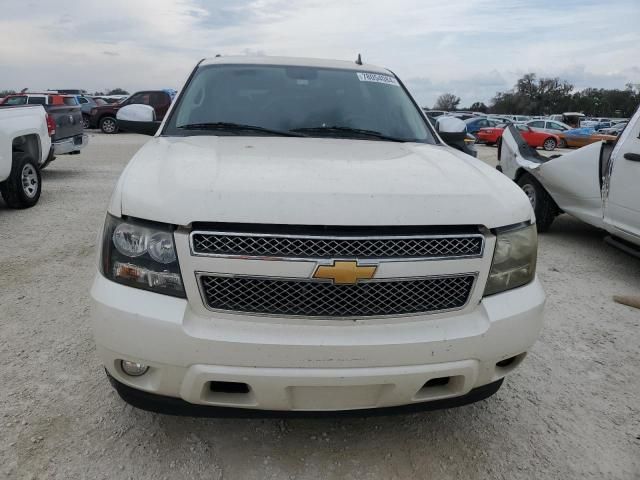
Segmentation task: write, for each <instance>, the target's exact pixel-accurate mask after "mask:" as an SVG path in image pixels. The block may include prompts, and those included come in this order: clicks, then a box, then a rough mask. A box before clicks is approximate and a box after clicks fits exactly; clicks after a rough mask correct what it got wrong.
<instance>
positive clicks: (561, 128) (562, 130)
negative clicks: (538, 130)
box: [547, 122, 566, 132]
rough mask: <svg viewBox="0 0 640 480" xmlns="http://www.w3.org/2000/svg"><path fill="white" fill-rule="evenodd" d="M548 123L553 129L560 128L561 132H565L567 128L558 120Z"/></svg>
mask: <svg viewBox="0 0 640 480" xmlns="http://www.w3.org/2000/svg"><path fill="white" fill-rule="evenodd" d="M547 125H548V127H547V128H549V129H551V130H558V131H560V132H564V131H565V130H566V128H565V127H563V126H562V125H560V124H559V123H556V122H547Z"/></svg>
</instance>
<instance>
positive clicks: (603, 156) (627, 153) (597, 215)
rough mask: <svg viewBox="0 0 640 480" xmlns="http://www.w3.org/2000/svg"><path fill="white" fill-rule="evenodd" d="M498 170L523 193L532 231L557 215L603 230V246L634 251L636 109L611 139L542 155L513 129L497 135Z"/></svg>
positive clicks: (639, 139) (638, 154)
mask: <svg viewBox="0 0 640 480" xmlns="http://www.w3.org/2000/svg"><path fill="white" fill-rule="evenodd" d="M498 159H499V169H500V170H501V171H502V172H503V173H504V174H505V175H506V176H508V177H509V178H511V179H512V180H513V181H515V182H516V183H517V184H518V185H520V187H521V188H522V190H524V192H525V193H526V194H527V196H528V197H529V200H530V202H531V205H532V207H533V209H534V211H535V214H536V222H537V225H538V231H541V232H544V231H546V230H548V229H549V227H550V226H551V224H552V222H553V220H554V218H556V216H558V215H559V214H561V213H563V212H564V213H568V214H570V215H573V216H574V217H576V218H578V219H580V220H582V221H584V222H586V223H588V224H590V225H593V226H595V227H597V228H601V229H603V230H606V231H607V232H608V233H609V234H610V235H611V236H610V237H608V238H607V241H608V242H609V243H612V244H613V245H615V246H617V247H618V248H621V249H623V250H625V251H627V252H628V253H631V254H633V255H638V254H639V252H640V109H638V110H637V111H636V113H635V115H634V116H633V118H632V119H631V121H630V122H629V124H628V125H627V126H626V128H625V129H624V131H623V132H622V133H621V134H620V136H619V137H618V139H617V141H615V142H611V143H606V142H598V143H593V144H591V145H588V146H586V147H582V148H580V149H578V150H575V151H573V152H570V153H566V154H564V155H556V156H552V157H549V158H546V157H543V156H542V155H540V154H539V153H538V152H536V151H535V150H534V149H532V148H530V147H529V146H528V145H527V144H526V143H525V142H524V140H523V139H522V137H521V136H520V135H519V134H518V132H517V131H516V130H515V129H514V128H513V127H509V128H507V130H505V132H504V134H503V136H502V144H501V146H500V149H499V151H498Z"/></svg>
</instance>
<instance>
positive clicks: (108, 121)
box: [99, 117, 118, 135]
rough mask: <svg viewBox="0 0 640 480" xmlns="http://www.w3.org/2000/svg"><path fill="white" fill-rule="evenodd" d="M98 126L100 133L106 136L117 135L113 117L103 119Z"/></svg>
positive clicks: (116, 123) (116, 126)
mask: <svg viewBox="0 0 640 480" xmlns="http://www.w3.org/2000/svg"><path fill="white" fill-rule="evenodd" d="M99 126H100V130H102V133H106V134H107V135H110V134H112V133H118V121H117V120H116V119H115V118H113V117H104V118H102V119H100V125H99Z"/></svg>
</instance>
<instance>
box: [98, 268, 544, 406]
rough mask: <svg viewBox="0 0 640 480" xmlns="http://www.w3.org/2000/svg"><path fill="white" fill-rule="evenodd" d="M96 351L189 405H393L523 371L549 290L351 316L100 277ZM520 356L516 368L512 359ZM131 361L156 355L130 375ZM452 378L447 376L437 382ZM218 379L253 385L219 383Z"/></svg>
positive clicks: (155, 390)
mask: <svg viewBox="0 0 640 480" xmlns="http://www.w3.org/2000/svg"><path fill="white" fill-rule="evenodd" d="M91 294H92V297H93V300H94V308H93V315H92V319H93V328H94V334H95V339H96V343H97V349H98V353H99V355H100V357H101V358H102V361H103V363H104V365H105V367H106V369H107V371H108V373H109V374H110V375H111V376H112V377H113V378H114V379H115V380H116V381H117V382H118V383H120V384H122V385H125V386H127V387H131V388H133V389H136V390H140V391H144V392H148V393H150V394H154V395H160V396H164V397H173V398H175V399H181V400H183V401H185V402H187V403H189V404H194V405H207V406H218V407H234V408H246V409H259V410H280V411H339V410H355V409H370V408H380V407H393V406H399V405H410V404H419V403H423V402H428V401H439V400H445V399H453V398H456V397H463V396H465V395H467V394H469V393H470V392H472V391H473V390H474V389H476V388H478V387H482V386H484V385H489V384H492V383H495V382H496V381H499V380H500V379H502V378H503V377H504V376H505V375H506V374H507V373H508V372H510V371H511V370H513V368H515V367H516V366H517V365H518V364H519V363H520V361H521V360H522V358H524V354H525V353H526V352H527V351H528V350H529V348H530V347H531V346H532V345H533V343H534V342H535V341H536V339H537V337H538V334H539V331H540V328H541V326H542V309H543V305H544V301H545V295H544V292H543V290H542V287H541V286H540V284H539V282H538V280H537V279H536V280H535V281H534V282H532V283H531V284H529V285H527V286H524V287H521V288H518V289H514V290H511V291H509V292H505V293H502V294H498V295H493V296H491V297H487V298H484V299H482V301H481V302H480V303H479V304H478V305H477V306H476V307H475V308H473V309H471V310H469V311H467V312H466V313H461V312H451V313H446V314H435V315H430V316H426V317H408V318H397V319H386V320H369V321H346V322H316V321H307V322H303V321H297V322H287V321H285V320H283V321H277V320H275V319H266V318H262V317H250V316H243V315H218V314H215V313H212V312H208V316H203V314H202V313H200V312H197V311H195V310H194V309H193V308H191V306H190V304H189V302H187V301H186V300H183V299H177V298H173V297H168V296H164V295H159V294H155V293H151V292H147V291H143V290H137V289H134V288H129V287H125V286H122V285H119V284H116V283H113V282H111V281H109V280H107V279H105V278H104V277H102V276H101V275H97V276H96V278H95V281H94V284H93V288H92V291H91ZM511 357H515V359H514V361H513V362H512V363H511V364H509V365H507V366H497V365H496V364H497V363H498V362H500V361H502V360H505V359H508V358H511ZM120 359H126V360H132V361H137V362H141V363H145V364H147V365H149V366H150V369H149V372H148V373H146V374H145V375H143V376H141V377H129V376H127V375H126V374H125V373H124V372H123V371H122V370H121V368H120ZM443 378H447V379H448V380H447V382H446V384H442V382H438V381H436V382H435V384H434V385H433V386H431V385H428V382H429V380H433V379H443ZM211 382H234V383H241V384H246V386H247V387H248V391H247V392H244V393H237V392H236V393H233V392H220V391H218V390H216V389H213V388H212V384H211Z"/></svg>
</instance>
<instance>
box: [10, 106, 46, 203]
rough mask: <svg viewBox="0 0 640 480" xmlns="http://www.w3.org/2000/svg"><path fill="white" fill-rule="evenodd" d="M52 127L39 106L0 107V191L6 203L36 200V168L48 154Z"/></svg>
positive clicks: (39, 182)
mask: <svg viewBox="0 0 640 480" xmlns="http://www.w3.org/2000/svg"><path fill="white" fill-rule="evenodd" d="M52 128H53V127H52V125H51V122H48V121H47V113H46V112H45V111H44V108H42V106H39V105H31V106H27V105H25V106H13V107H3V108H0V193H1V194H2V198H3V199H4V201H5V203H6V204H7V206H9V207H11V208H28V207H32V206H34V205H35V204H36V203H38V200H39V198H40V192H41V191H42V180H41V178H40V167H41V165H43V164H44V163H45V162H46V160H47V157H48V156H49V150H50V148H51V138H50V134H51V130H52Z"/></svg>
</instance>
